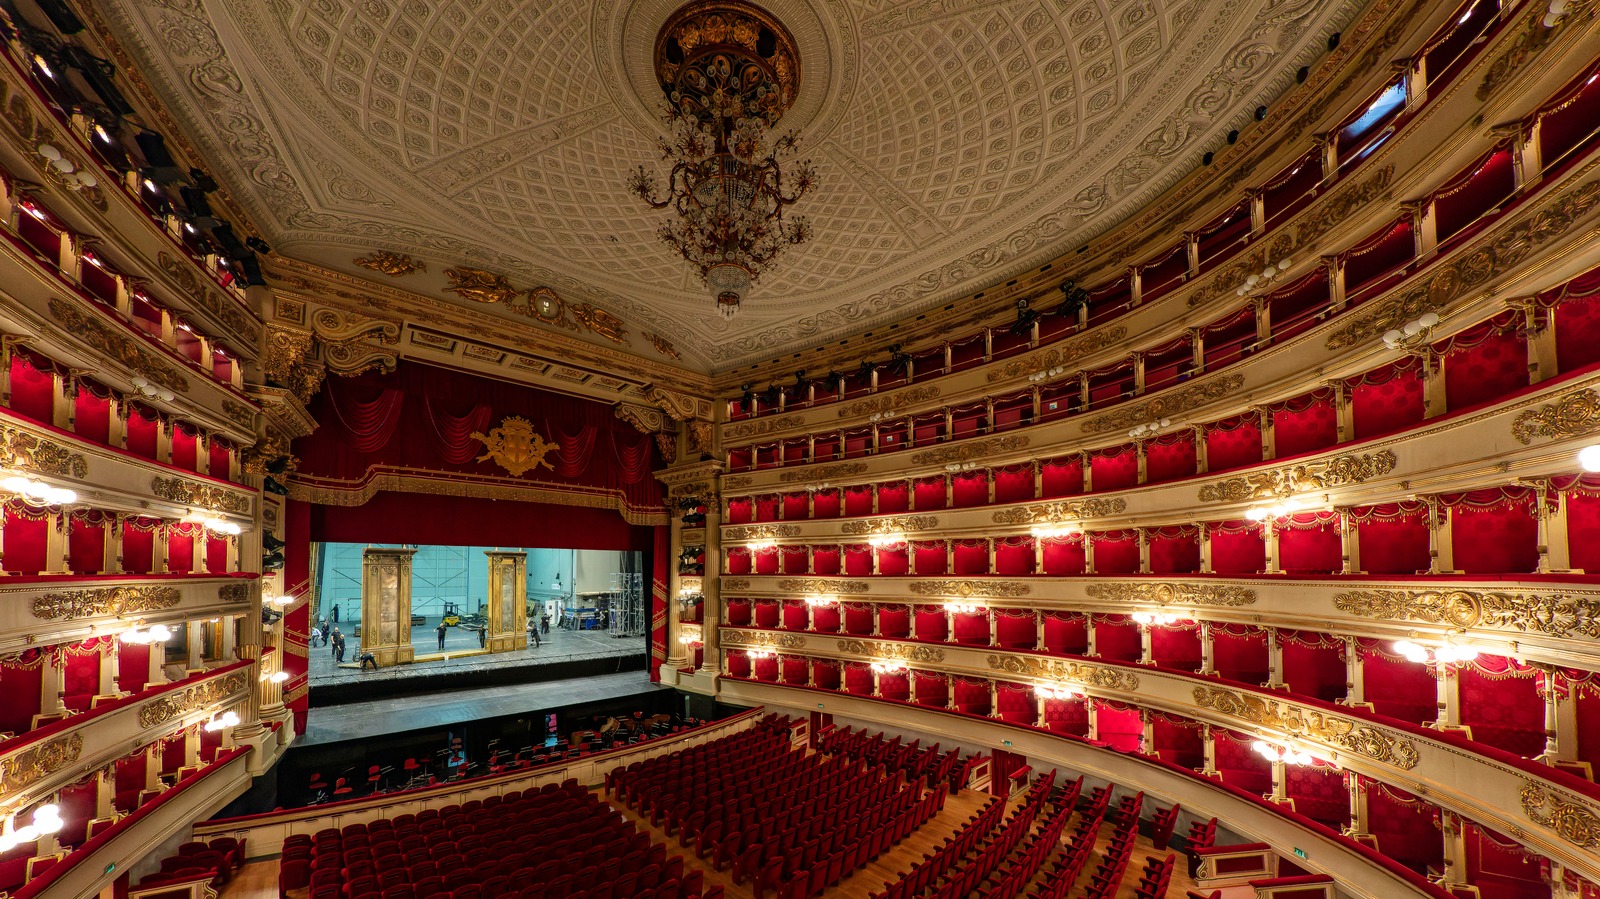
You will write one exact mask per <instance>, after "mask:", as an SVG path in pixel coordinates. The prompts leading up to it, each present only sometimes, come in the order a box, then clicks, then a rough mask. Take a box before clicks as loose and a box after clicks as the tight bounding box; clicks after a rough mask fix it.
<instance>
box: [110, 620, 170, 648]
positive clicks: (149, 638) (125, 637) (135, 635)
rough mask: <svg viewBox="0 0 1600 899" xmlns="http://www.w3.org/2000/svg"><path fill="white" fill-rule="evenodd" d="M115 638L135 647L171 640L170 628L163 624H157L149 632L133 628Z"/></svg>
mask: <svg viewBox="0 0 1600 899" xmlns="http://www.w3.org/2000/svg"><path fill="white" fill-rule="evenodd" d="M117 636H118V639H120V640H121V641H122V642H124V643H131V644H133V645H135V646H149V645H150V644H152V643H165V642H167V641H168V640H171V639H172V628H170V627H167V626H166V625H165V624H158V625H156V626H155V627H152V628H150V629H149V630H141V629H140V628H139V627H137V626H135V627H130V628H128V629H127V630H125V631H123V632H122V633H121V634H118V635H117Z"/></svg>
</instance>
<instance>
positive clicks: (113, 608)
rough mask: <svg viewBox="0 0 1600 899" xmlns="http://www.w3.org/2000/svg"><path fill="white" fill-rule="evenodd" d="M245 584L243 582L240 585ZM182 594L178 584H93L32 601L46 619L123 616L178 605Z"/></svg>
mask: <svg viewBox="0 0 1600 899" xmlns="http://www.w3.org/2000/svg"><path fill="white" fill-rule="evenodd" d="M238 586H241V587H242V586H243V585H238ZM182 597H183V594H182V593H181V592H180V591H179V590H178V588H177V587H170V586H161V587H93V588H90V589H87V590H68V591H64V592H61V593H51V594H48V595H46V596H39V597H36V598H35V599H34V600H33V617H35V618H42V619H44V620H47V621H49V620H54V619H57V618H65V619H68V620H72V619H75V618H94V617H98V616H110V617H123V616H127V615H138V614H142V613H144V612H155V611H159V610H161V609H170V608H172V607H173V606H176V605H177V604H178V602H179V601H180V600H181V599H182Z"/></svg>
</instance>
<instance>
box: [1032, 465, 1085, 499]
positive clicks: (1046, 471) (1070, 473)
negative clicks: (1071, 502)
mask: <svg viewBox="0 0 1600 899" xmlns="http://www.w3.org/2000/svg"><path fill="white" fill-rule="evenodd" d="M1041 486H1042V491H1041V492H1042V495H1043V496H1044V497H1045V498H1054V497H1058V496H1073V495H1075V494H1079V493H1082V492H1083V459H1082V458H1080V457H1078V456H1063V457H1061V458H1059V459H1050V460H1048V461H1046V462H1045V463H1044V467H1043V468H1042V470H1041Z"/></svg>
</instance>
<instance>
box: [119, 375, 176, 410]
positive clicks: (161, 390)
mask: <svg viewBox="0 0 1600 899" xmlns="http://www.w3.org/2000/svg"><path fill="white" fill-rule="evenodd" d="M128 383H129V384H132V385H133V389H134V390H137V391H139V393H140V394H141V395H143V396H144V397H145V398H147V399H152V400H160V401H162V402H163V403H170V402H172V401H173V400H175V399H177V394H174V393H173V392H172V391H170V390H168V389H167V388H165V387H157V386H156V385H154V384H152V383H150V382H149V381H148V380H146V379H145V378H143V377H140V376H139V375H134V376H133V377H131V378H129V379H128Z"/></svg>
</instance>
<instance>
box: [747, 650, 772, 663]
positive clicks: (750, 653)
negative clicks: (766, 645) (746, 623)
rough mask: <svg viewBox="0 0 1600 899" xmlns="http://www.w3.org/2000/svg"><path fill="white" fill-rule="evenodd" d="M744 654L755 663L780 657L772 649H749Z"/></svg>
mask: <svg viewBox="0 0 1600 899" xmlns="http://www.w3.org/2000/svg"><path fill="white" fill-rule="evenodd" d="M744 654H745V657H746V658H748V659H750V660H751V661H755V660H756V659H775V658H777V657H778V654H777V653H775V652H773V651H772V650H770V649H747V650H745V651H744Z"/></svg>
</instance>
